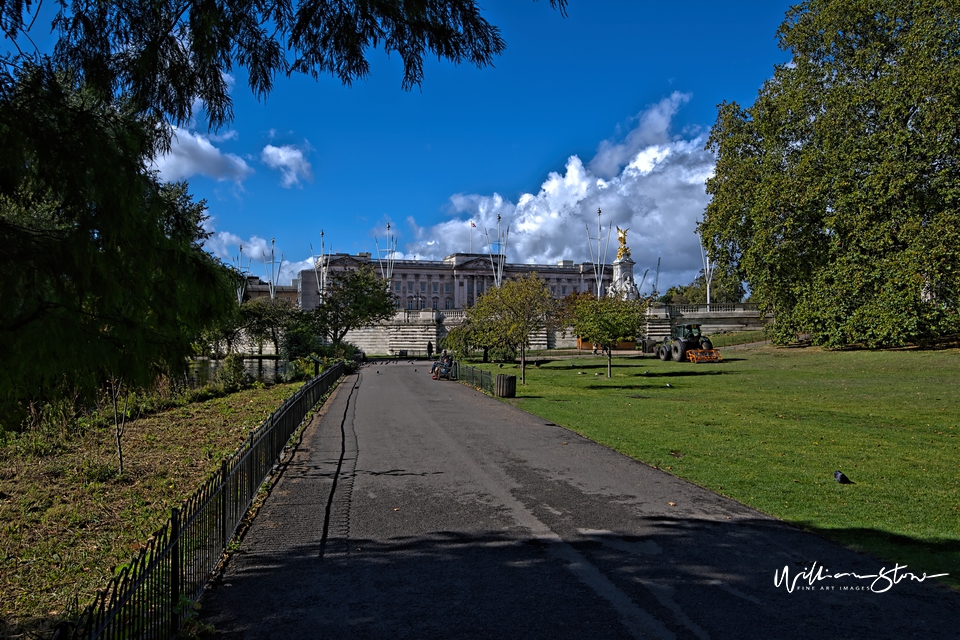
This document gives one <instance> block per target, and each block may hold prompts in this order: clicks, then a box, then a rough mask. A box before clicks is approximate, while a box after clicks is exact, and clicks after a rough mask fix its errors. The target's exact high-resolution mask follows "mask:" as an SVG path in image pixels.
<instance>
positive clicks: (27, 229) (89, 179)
mask: <svg viewBox="0 0 960 640" xmlns="http://www.w3.org/2000/svg"><path fill="white" fill-rule="evenodd" d="M7 89H8V90H7V91H6V92H2V93H0V235H2V237H3V238H4V250H3V252H2V253H0V270H2V272H3V274H4V276H3V278H0V300H2V303H0V361H2V362H3V363H4V367H3V369H2V372H0V420H2V423H3V425H4V426H5V427H16V426H17V425H18V424H19V422H20V420H22V418H23V417H24V412H23V410H24V408H25V407H26V406H28V405H29V404H30V403H33V402H37V401H47V400H52V399H55V398H57V397H60V396H63V395H64V394H67V395H74V394H76V393H78V392H82V393H87V394H89V392H91V391H92V390H94V389H96V388H97V387H98V386H99V385H100V384H102V383H103V382H104V381H105V380H106V379H107V377H110V376H112V377H115V378H117V379H118V380H120V379H122V380H123V381H124V383H125V384H126V385H128V386H129V387H134V388H136V387H140V386H143V385H146V384H149V383H150V382H152V380H153V379H154V377H155V376H156V375H157V374H158V373H160V372H163V371H172V372H177V371H180V370H182V369H183V367H184V362H185V358H186V357H187V356H188V355H190V354H191V352H192V344H191V343H192V340H193V338H194V336H195V335H196V334H197V333H198V332H200V331H201V330H202V329H204V328H205V327H208V326H210V325H212V324H214V323H215V322H219V321H221V320H222V319H223V318H224V317H225V316H226V315H227V313H228V312H229V309H230V308H231V306H230V305H231V302H233V304H234V305H235V304H236V303H235V301H232V299H231V289H232V287H233V286H234V281H233V274H232V272H231V271H230V270H229V269H227V268H226V267H224V266H223V265H222V264H220V263H219V261H217V260H216V259H215V258H213V257H212V256H211V255H210V254H208V253H207V252H205V251H204V250H203V248H202V246H201V243H202V241H203V240H204V239H205V238H206V234H205V232H204V231H203V229H202V227H201V225H202V222H203V219H204V204H203V203H202V202H200V203H195V202H193V201H192V200H191V199H190V195H189V194H188V193H187V190H186V185H185V184H176V185H174V184H160V183H159V182H158V181H157V180H156V179H155V178H154V176H152V175H151V174H149V173H148V172H147V171H145V169H144V164H145V162H146V161H147V160H148V158H149V157H150V156H149V154H150V153H152V146H153V142H154V140H153V137H152V134H151V133H150V130H149V129H148V128H147V127H146V126H145V124H144V122H143V121H142V120H140V119H139V118H137V117H135V116H133V115H131V114H129V113H127V112H125V111H123V110H120V109H116V108H112V107H108V106H104V105H102V104H101V103H99V102H97V101H96V100H95V99H92V98H91V97H90V95H89V94H88V93H87V92H86V91H84V90H82V89H80V88H79V87H78V86H77V85H76V84H75V83H74V82H73V81H72V80H71V78H70V77H69V76H64V75H50V74H44V73H43V72H41V71H36V72H35V73H29V74H25V75H24V77H23V81H22V82H21V83H19V84H18V85H16V86H15V87H13V88H9V87H8V88H7Z"/></svg>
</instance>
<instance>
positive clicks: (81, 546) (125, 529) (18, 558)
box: [0, 384, 300, 638]
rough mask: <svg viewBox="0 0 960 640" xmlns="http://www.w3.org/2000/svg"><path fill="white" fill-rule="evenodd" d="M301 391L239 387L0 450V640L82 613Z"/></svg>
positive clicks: (18, 440) (19, 440) (27, 437)
mask: <svg viewBox="0 0 960 640" xmlns="http://www.w3.org/2000/svg"><path fill="white" fill-rule="evenodd" d="M299 386H300V385H299V384H285V385H275V386H272V387H268V388H264V389H249V390H245V391H241V392H238V393H234V394H231V395H229V396H226V397H223V398H216V399H213V400H208V401H206V402H202V403H196V404H192V405H188V406H185V407H176V408H173V409H169V410H167V411H164V412H162V413H159V414H156V415H153V416H149V417H146V418H141V419H138V420H134V421H132V422H128V424H127V428H126V433H125V435H124V438H123V452H124V474H123V476H119V477H118V476H117V473H116V470H117V453H116V446H115V442H114V435H113V431H112V429H106V428H91V429H89V430H87V431H86V433H83V434H69V433H39V432H28V433H25V434H22V435H19V436H17V437H15V438H13V439H11V440H10V441H9V442H7V443H6V445H5V446H4V447H3V448H0V594H2V598H0V638H2V637H9V636H15V635H18V634H30V633H37V632H40V631H42V630H44V629H48V628H49V627H50V625H51V624H52V623H53V622H54V621H56V620H58V619H63V618H64V617H67V616H69V615H70V614H72V613H76V612H77V609H79V608H82V607H84V606H86V604H88V603H89V602H90V601H91V600H92V598H93V595H94V594H95V593H96V591H97V590H98V589H101V588H103V587H104V586H105V585H106V583H107V581H108V580H109V578H110V576H111V575H112V573H113V571H114V570H115V569H116V568H117V567H119V566H121V565H122V564H123V563H126V562H128V561H129V560H130V559H131V557H132V555H133V554H134V553H135V552H137V551H138V550H139V549H140V547H141V546H142V545H143V544H144V543H145V542H146V540H147V538H148V537H149V536H150V534H151V533H153V532H154V531H156V530H157V529H158V528H159V527H160V526H161V525H162V524H163V522H164V521H165V520H166V519H167V518H168V517H169V514H170V508H171V507H174V506H178V505H179V504H180V503H181V502H182V501H183V500H184V498H186V497H187V496H189V495H190V494H192V493H193V491H194V490H195V489H196V487H197V486H198V485H199V484H200V483H201V482H202V481H203V480H204V479H205V478H207V477H208V476H209V475H210V474H212V473H213V472H215V471H216V470H217V469H218V468H219V464H220V461H221V460H222V459H223V458H224V457H225V456H226V455H227V454H229V453H231V452H233V451H234V450H235V449H236V448H237V446H238V445H239V444H240V443H241V442H242V441H243V439H244V438H246V437H247V435H248V434H249V433H250V431H251V430H253V429H255V428H256V427H258V426H259V425H260V423H261V422H262V421H263V420H264V419H265V418H266V417H267V416H268V415H269V414H270V413H271V412H272V411H274V410H275V409H277V407H279V406H280V404H282V402H283V401H284V399H286V398H287V397H289V396H290V395H292V394H293V393H294V392H295V391H296V389H297V388H299Z"/></svg>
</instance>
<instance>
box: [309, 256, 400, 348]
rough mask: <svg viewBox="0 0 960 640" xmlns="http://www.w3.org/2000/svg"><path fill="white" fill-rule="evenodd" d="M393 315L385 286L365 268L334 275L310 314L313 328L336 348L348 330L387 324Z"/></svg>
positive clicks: (366, 266) (373, 273) (391, 298)
mask: <svg viewBox="0 0 960 640" xmlns="http://www.w3.org/2000/svg"><path fill="white" fill-rule="evenodd" d="M396 311H397V309H396V306H395V300H394V297H393V294H392V293H391V292H390V291H389V290H388V288H387V283H386V282H384V281H383V279H382V278H380V276H378V275H377V274H376V272H374V270H373V267H371V266H370V265H365V266H363V267H360V268H359V269H347V270H344V271H337V272H334V273H333V275H332V276H331V281H330V283H329V285H328V286H327V288H326V290H325V294H324V299H323V300H322V301H321V303H320V305H319V306H318V307H317V308H316V309H314V310H313V312H312V313H313V314H314V316H315V320H314V323H315V325H314V326H316V327H318V328H320V329H321V330H322V331H323V334H324V335H325V336H326V337H327V339H328V340H330V342H331V343H332V344H333V345H339V344H340V343H341V342H343V338H344V336H346V335H347V332H348V331H350V330H351V329H359V328H361V327H366V326H370V325H373V324H376V323H378V322H380V321H382V320H387V319H389V318H392V317H393V315H394V314H395V313H396Z"/></svg>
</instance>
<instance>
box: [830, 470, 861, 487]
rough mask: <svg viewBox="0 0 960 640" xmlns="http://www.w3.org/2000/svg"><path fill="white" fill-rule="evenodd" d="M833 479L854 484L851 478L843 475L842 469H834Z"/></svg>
mask: <svg viewBox="0 0 960 640" xmlns="http://www.w3.org/2000/svg"><path fill="white" fill-rule="evenodd" d="M833 479H834V480H836V481H837V482H839V483H840V484H856V482H854V481H853V480H851V479H850V478H848V477H847V476H845V475H843V471H834V472H833Z"/></svg>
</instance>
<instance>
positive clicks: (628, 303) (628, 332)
mask: <svg viewBox="0 0 960 640" xmlns="http://www.w3.org/2000/svg"><path fill="white" fill-rule="evenodd" d="M646 314H647V301H646V300H623V299H621V298H617V297H610V296H607V297H604V298H595V297H593V296H580V297H578V298H577V299H576V302H575V305H574V309H573V328H574V331H576V333H577V335H578V336H580V338H581V339H583V340H585V341H587V342H592V343H596V344H602V345H605V346H607V347H610V348H608V349H607V377H608V378H610V377H612V376H613V349H612V347H613V346H614V345H616V344H617V343H618V342H623V341H624V340H633V339H636V337H637V334H638V333H639V332H640V331H642V330H643V328H644V327H645V326H646V320H647V315H646Z"/></svg>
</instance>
